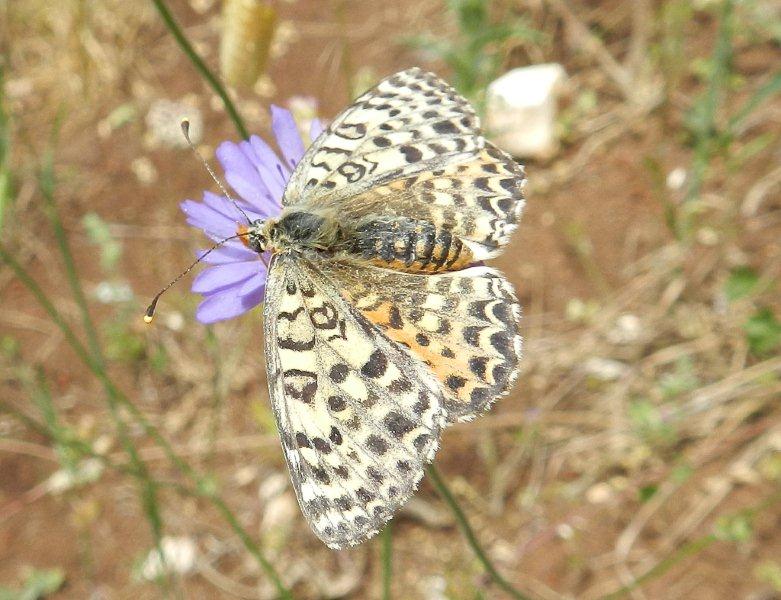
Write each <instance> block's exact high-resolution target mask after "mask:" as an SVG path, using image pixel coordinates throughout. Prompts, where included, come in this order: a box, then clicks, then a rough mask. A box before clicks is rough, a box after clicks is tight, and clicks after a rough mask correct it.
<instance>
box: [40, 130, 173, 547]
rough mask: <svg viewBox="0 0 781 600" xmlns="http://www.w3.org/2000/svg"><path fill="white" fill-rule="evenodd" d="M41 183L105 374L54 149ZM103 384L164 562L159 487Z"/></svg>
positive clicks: (93, 351) (94, 353)
mask: <svg viewBox="0 0 781 600" xmlns="http://www.w3.org/2000/svg"><path fill="white" fill-rule="evenodd" d="M56 133H57V130H56V129H55V137H56ZM38 183H39V187H40V190H41V194H42V195H43V199H44V210H45V212H46V214H47V216H48V218H49V222H50V223H51V225H52V229H54V237H55V239H56V240H57V246H58V247H59V250H60V255H61V256H62V260H63V262H64V263H65V274H66V277H67V279H68V284H69V285H70V288H71V292H72V293H73V297H74V299H75V300H76V305H77V306H78V308H79V313H80V314H81V322H82V325H83V327H84V331H86V333H87V343H88V345H89V352H90V353H91V355H92V360H93V361H94V363H95V367H96V368H97V369H99V370H100V371H102V372H105V369H106V366H105V359H104V356H103V351H102V349H101V347H100V341H99V338H98V333H97V330H96V328H95V325H94V323H93V321H92V317H91V316H90V314H89V308H88V306H87V298H86V296H85V295H84V289H83V288H82V287H81V281H80V280H79V275H78V272H77V271H76V263H75V261H74V260H73V253H72V252H71V250H70V245H69V244H68V238H67V235H66V234H65V228H64V227H63V225H62V218H61V217H60V214H59V211H58V210H57V203H56V201H55V199H54V190H55V186H56V179H55V173H54V158H53V153H52V151H51V150H49V151H47V152H46V154H45V156H44V160H43V162H42V169H41V172H40V174H39V178H38ZM74 337H75V336H74ZM85 354H86V351H85ZM102 383H103V388H104V391H105V392H106V398H107V400H108V407H109V411H110V413H111V418H112V420H113V421H114V426H115V427H116V428H117V433H118V435H119V439H120V443H121V444H122V448H123V449H124V450H125V452H127V455H128V457H129V458H130V462H131V464H132V465H133V468H134V470H135V471H136V473H137V474H138V481H139V484H140V485H141V494H140V497H141V503H142V505H143V508H144V512H145V513H146V515H147V520H148V521H149V524H150V526H151V529H152V537H153V539H154V542H155V547H156V548H157V551H158V553H159V554H160V557H161V559H162V560H163V561H164V560H165V558H164V556H163V552H162V547H161V545H160V544H161V540H162V537H163V519H162V516H161V515H160V507H159V505H158V502H157V490H156V487H155V482H154V480H153V479H152V478H151V477H150V476H149V472H148V471H147V468H146V465H145V464H144V462H143V460H141V457H140V456H139V455H138V452H137V451H136V447H135V446H134V445H133V442H132V440H131V439H130V436H129V435H128V432H127V424H126V423H125V421H124V419H123V418H122V416H121V415H120V412H119V400H118V399H117V395H116V391H115V390H114V389H112V387H111V386H107V385H106V383H105V380H103V381H102Z"/></svg>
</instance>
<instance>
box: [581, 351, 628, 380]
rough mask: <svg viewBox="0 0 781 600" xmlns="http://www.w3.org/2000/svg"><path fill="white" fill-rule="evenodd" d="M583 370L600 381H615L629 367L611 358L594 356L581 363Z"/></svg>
mask: <svg viewBox="0 0 781 600" xmlns="http://www.w3.org/2000/svg"><path fill="white" fill-rule="evenodd" d="M583 370H584V371H585V372H586V374H587V375H590V376H591V377H594V378H596V379H599V380H600V381H616V380H618V379H621V377H623V376H624V375H625V374H626V372H627V371H629V367H628V366H627V365H626V364H624V363H622V362H620V361H618V360H613V359H612V358H600V357H598V356H594V357H592V358H589V359H588V360H587V361H586V362H584V363H583Z"/></svg>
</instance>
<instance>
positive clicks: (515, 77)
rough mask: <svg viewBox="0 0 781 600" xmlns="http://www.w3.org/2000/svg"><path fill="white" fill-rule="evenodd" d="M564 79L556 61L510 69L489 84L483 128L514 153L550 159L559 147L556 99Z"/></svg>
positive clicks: (500, 144)
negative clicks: (484, 125) (484, 126)
mask: <svg viewBox="0 0 781 600" xmlns="http://www.w3.org/2000/svg"><path fill="white" fill-rule="evenodd" d="M565 78H566V73H565V71H564V68H563V67H562V66H561V65H559V64H556V63H549V64H542V65H532V66H529V67H521V68H518V69H513V70H512V71H509V72H507V73H505V74H504V75H502V76H501V77H499V78H498V79H496V80H495V81H493V82H492V83H491V84H489V86H488V90H487V98H486V113H485V121H486V130H487V131H488V132H489V134H490V136H491V138H492V139H493V141H494V142H495V143H496V144H497V145H498V146H499V147H500V148H502V149H503V150H505V151H506V152H509V153H510V154H512V155H513V156H520V157H527V158H540V159H548V158H551V157H552V156H553V155H554V154H555V153H556V151H557V150H558V146H559V142H558V137H557V135H556V127H555V126H556V99H557V97H558V95H559V92H560V89H561V84H562V83H563V82H564V80H565Z"/></svg>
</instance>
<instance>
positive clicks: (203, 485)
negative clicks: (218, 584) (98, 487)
mask: <svg viewBox="0 0 781 600" xmlns="http://www.w3.org/2000/svg"><path fill="white" fill-rule="evenodd" d="M0 260H2V261H3V262H5V263H6V264H7V265H8V266H9V267H10V268H11V270H12V271H14V274H15V275H16V277H17V279H19V281H21V282H22V283H23V284H24V285H25V287H27V289H28V290H30V292H31V293H32V295H33V296H34V297H35V299H36V300H37V301H38V303H39V304H40V305H41V307H42V308H43V309H44V311H46V313H47V314H48V315H49V318H50V319H51V320H52V322H53V323H54V324H55V325H57V327H58V328H59V329H60V331H61V332H62V334H63V336H64V337H65V340H66V341H67V342H68V344H69V345H70V346H71V348H72V349H73V351H74V352H75V353H76V355H77V356H78V358H79V360H81V361H82V362H83V363H84V364H85V365H86V366H87V368H88V369H89V370H90V371H92V373H93V374H94V375H95V377H96V378H97V379H98V380H99V381H100V382H101V383H102V384H103V386H104V388H105V389H106V391H107V393H109V394H110V395H111V396H112V397H114V398H116V400H117V402H118V403H119V404H121V405H122V406H123V407H124V408H125V409H126V410H128V411H129V412H130V413H131V415H133V417H134V418H135V419H136V420H137V421H138V423H139V424H140V425H141V427H142V428H143V430H144V432H145V433H146V434H147V435H149V436H150V437H151V438H152V439H153V440H154V441H155V443H157V444H158V445H159V446H160V447H161V448H162V449H163V451H164V452H165V454H166V457H167V458H168V459H169V460H170V461H171V462H172V463H173V464H174V465H175V466H176V467H177V468H178V469H179V471H180V472H182V473H183V474H184V475H186V476H187V477H188V478H189V479H190V480H192V481H193V483H194V484H195V486H196V489H197V490H198V493H199V495H201V496H203V497H205V498H207V499H208V500H209V501H210V502H211V503H212V504H213V505H214V506H215V508H217V510H218V511H219V512H220V513H221V514H222V516H223V517H224V518H225V520H226V521H227V522H228V523H229V525H230V526H231V529H233V531H234V533H236V534H237V535H238V536H239V538H240V539H241V541H242V543H243V544H244V546H245V548H246V549H247V550H248V551H249V552H250V553H251V554H252V555H253V556H254V557H255V558H256V559H257V561H258V563H259V564H260V566H261V568H262V569H263V570H264V571H265V572H266V575H267V576H268V578H269V579H270V580H271V581H272V583H273V584H274V586H275V587H276V588H277V592H278V593H279V596H280V598H283V599H285V600H289V599H292V597H293V596H292V595H291V593H290V591H289V590H288V589H287V588H286V587H285V586H284V584H283V583H282V580H281V579H280V577H279V575H278V574H277V572H276V570H275V569H274V567H273V566H272V565H271V563H269V562H268V560H267V559H266V558H265V557H264V556H263V554H262V553H261V551H260V548H259V547H258V545H257V544H256V543H255V542H254V541H253V540H252V539H251V538H250V536H249V535H248V534H247V532H246V531H245V530H244V529H243V528H242V527H241V525H240V524H239V522H238V520H237V519H236V517H235V515H234V514H233V513H232V512H231V511H230V509H229V508H228V507H227V505H226V504H225V503H224V502H223V500H222V499H221V498H219V497H218V496H217V494H216V492H215V491H214V490H213V489H212V488H213V486H211V485H209V483H208V482H207V480H206V479H205V478H204V477H203V476H201V475H199V474H198V473H196V472H195V471H194V470H193V468H192V467H191V466H190V465H189V464H187V463H186V462H185V461H184V460H183V459H182V458H181V457H179V456H178V455H177V454H176V453H175V452H174V450H173V448H172V447H171V445H170V444H169V443H168V441H167V440H166V439H165V438H164V437H163V436H162V435H161V434H160V432H159V431H158V430H157V428H156V427H155V426H154V425H152V424H151V423H150V422H149V420H148V419H147V418H146V416H144V415H143V414H142V413H141V411H140V410H139V409H138V408H137V407H136V406H135V405H134V404H133V403H132V402H130V400H129V399H128V398H127V396H125V395H124V394H123V393H122V392H121V391H120V390H119V389H118V388H117V387H116V386H115V385H114V383H113V382H112V381H111V379H110V378H109V377H108V375H107V374H106V371H105V370H104V369H103V368H102V365H100V364H99V363H98V362H97V361H96V359H95V358H94V357H93V356H92V355H91V354H90V353H89V352H88V351H87V349H86V348H85V347H84V345H83V344H82V343H81V342H80V341H79V340H78V338H77V337H76V335H75V334H74V332H73V330H72V329H71V327H70V326H69V325H68V324H67V323H66V322H65V320H64V319H63V317H62V315H61V314H60V312H59V311H58V310H57V309H56V308H55V306H54V305H53V304H52V302H51V301H50V300H49V298H48V297H47V296H46V294H45V293H44V292H43V290H42V289H41V287H40V286H39V285H38V284H37V283H36V281H35V280H34V279H33V278H32V277H31V276H30V274H29V273H28V272H27V271H26V270H25V269H24V267H22V266H21V265H20V264H19V263H18V262H17V261H16V259H14V257H13V256H12V255H11V253H9V252H8V251H7V250H6V248H5V246H4V245H3V244H2V243H0Z"/></svg>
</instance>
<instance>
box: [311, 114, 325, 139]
mask: <svg viewBox="0 0 781 600" xmlns="http://www.w3.org/2000/svg"><path fill="white" fill-rule="evenodd" d="M323 129H325V128H324V127H323V122H322V121H321V120H320V119H317V118H315V119H312V122H311V123H310V124H309V139H310V140H312V141H313V142H314V141H315V140H316V139H317V138H318V137H320V134H321V133H323Z"/></svg>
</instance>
